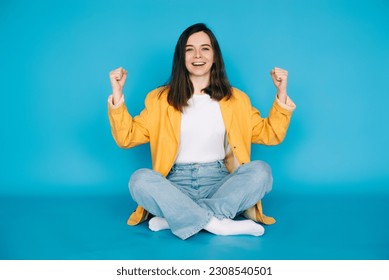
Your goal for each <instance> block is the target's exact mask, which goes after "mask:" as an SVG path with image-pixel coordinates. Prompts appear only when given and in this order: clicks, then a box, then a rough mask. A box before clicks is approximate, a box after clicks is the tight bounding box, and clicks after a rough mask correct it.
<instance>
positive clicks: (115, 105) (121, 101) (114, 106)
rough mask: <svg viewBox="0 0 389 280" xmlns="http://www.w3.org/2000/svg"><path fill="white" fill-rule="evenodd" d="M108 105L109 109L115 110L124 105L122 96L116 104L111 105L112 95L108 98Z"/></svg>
mask: <svg viewBox="0 0 389 280" xmlns="http://www.w3.org/2000/svg"><path fill="white" fill-rule="evenodd" d="M108 104H109V107H110V108H111V109H117V108H119V107H120V106H122V105H123V104H124V95H122V97H121V98H120V100H119V102H118V103H117V104H114V103H113V95H112V94H111V95H110V96H108Z"/></svg>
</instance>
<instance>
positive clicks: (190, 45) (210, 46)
mask: <svg viewBox="0 0 389 280" xmlns="http://www.w3.org/2000/svg"><path fill="white" fill-rule="evenodd" d="M200 46H201V47H204V46H208V47H211V45H210V44H202V45H200ZM185 47H194V45H185Z"/></svg>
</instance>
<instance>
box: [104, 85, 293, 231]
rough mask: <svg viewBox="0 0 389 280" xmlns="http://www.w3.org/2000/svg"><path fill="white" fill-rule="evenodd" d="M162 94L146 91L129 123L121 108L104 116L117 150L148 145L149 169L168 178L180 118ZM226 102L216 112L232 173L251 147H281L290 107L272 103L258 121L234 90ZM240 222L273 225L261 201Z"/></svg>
mask: <svg viewBox="0 0 389 280" xmlns="http://www.w3.org/2000/svg"><path fill="white" fill-rule="evenodd" d="M167 93H168V89H167V88H157V89H155V90H153V91H151V92H150V93H149V94H148V95H147V97H146V99H145V108H144V109H143V111H142V112H141V113H140V114H139V115H138V116H136V117H132V116H131V115H130V114H129V113H128V110H127V107H126V105H125V104H124V102H122V103H121V104H117V106H112V101H111V99H112V97H111V98H110V101H109V105H108V116H109V121H110V124H111V130H112V135H113V138H114V139H115V141H116V143H117V145H118V146H120V147H122V148H131V147H134V146H137V145H140V144H144V143H147V142H150V149H151V157H152V166H153V169H154V170H156V171H158V172H160V173H161V174H162V175H163V176H167V174H168V173H169V171H170V169H171V167H172V166H173V164H174V162H175V159H176V156H177V151H178V147H179V142H180V127H181V112H180V111H177V110H176V109H174V107H173V106H171V105H169V103H168V102H167ZM232 93H233V94H232V97H231V98H230V99H228V100H227V99H225V98H224V99H222V100H221V101H220V102H219V104H220V109H221V112H222V116H223V121H224V125H225V128H226V132H227V137H228V143H229V147H230V149H229V151H228V153H227V156H226V159H225V161H226V166H227V168H228V170H229V171H230V172H232V171H233V170H234V169H235V168H236V167H237V166H239V165H241V164H244V163H247V162H250V151H251V143H257V144H264V145H277V144H279V143H281V142H282V141H283V139H284V138H285V135H286V131H287V129H288V126H289V122H290V118H291V116H292V111H293V110H294V108H295V105H294V103H293V101H292V100H290V99H289V98H288V99H287V103H286V104H282V103H281V102H280V101H279V100H278V99H276V100H275V101H274V103H273V106H272V108H271V109H270V113H269V116H268V117H267V118H262V117H261V115H260V113H259V111H258V110H257V109H255V108H254V107H252V106H251V102H250V99H249V98H248V96H247V95H246V94H245V93H243V92H242V91H240V90H238V89H236V88H233V90H232ZM245 216H246V217H248V218H250V219H253V220H255V221H257V222H261V223H264V224H273V223H275V220H274V218H271V217H267V216H265V215H264V214H263V212H262V204H261V201H258V203H257V204H256V205H255V206H253V207H252V208H250V209H248V210H246V211H245ZM147 217H148V212H147V211H146V210H145V209H144V208H143V207H141V206H138V207H137V208H136V210H135V211H134V212H133V213H132V214H131V216H130V217H129V219H128V221H127V224H128V225H137V224H139V223H141V222H143V221H145V220H146V219H147Z"/></svg>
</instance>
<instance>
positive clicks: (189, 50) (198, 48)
mask: <svg viewBox="0 0 389 280" xmlns="http://www.w3.org/2000/svg"><path fill="white" fill-rule="evenodd" d="M213 60H214V52H213V48H212V45H211V40H210V38H209V36H208V35H207V34H206V33H205V32H203V31H200V32H197V33H193V34H192V35H191V36H190V37H189V38H188V41H187V43H186V46H185V66H186V69H187V70H188V72H189V76H190V77H202V78H208V79H209V77H210V73H211V68H212V65H213Z"/></svg>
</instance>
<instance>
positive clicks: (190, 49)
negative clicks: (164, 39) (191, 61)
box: [185, 48, 193, 52]
mask: <svg viewBox="0 0 389 280" xmlns="http://www.w3.org/2000/svg"><path fill="white" fill-rule="evenodd" d="M185 51H186V52H191V51H193V48H186V49H185Z"/></svg>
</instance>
